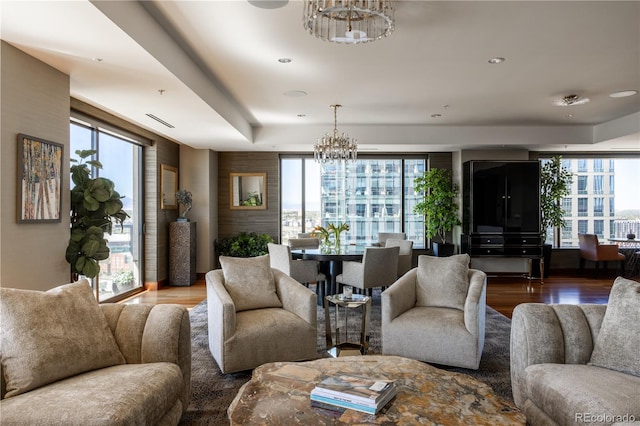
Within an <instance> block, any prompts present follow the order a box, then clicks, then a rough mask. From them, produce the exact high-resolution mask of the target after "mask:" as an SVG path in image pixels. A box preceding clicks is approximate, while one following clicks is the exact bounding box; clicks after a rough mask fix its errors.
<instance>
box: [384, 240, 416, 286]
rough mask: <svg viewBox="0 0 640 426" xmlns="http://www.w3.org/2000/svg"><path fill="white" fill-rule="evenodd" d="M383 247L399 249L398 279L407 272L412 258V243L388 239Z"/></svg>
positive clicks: (410, 241)
mask: <svg viewBox="0 0 640 426" xmlns="http://www.w3.org/2000/svg"><path fill="white" fill-rule="evenodd" d="M385 247H400V254H399V255H398V277H401V276H403V275H404V274H406V273H407V272H409V270H410V269H411V261H412V258H413V241H412V240H397V239H395V238H389V239H388V240H387V241H386V243H385Z"/></svg>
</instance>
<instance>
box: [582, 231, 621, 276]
mask: <svg viewBox="0 0 640 426" xmlns="http://www.w3.org/2000/svg"><path fill="white" fill-rule="evenodd" d="M578 245H579V247H580V271H579V272H580V274H581V275H582V271H583V270H584V261H585V260H591V261H593V262H595V268H594V270H593V278H597V277H598V269H599V267H600V262H604V268H605V269H607V262H608V261H615V262H619V263H620V271H621V272H622V271H624V260H625V255H624V254H622V253H619V252H618V245H617V244H600V243H599V242H598V236H597V235H595V234H578Z"/></svg>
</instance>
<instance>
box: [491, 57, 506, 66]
mask: <svg viewBox="0 0 640 426" xmlns="http://www.w3.org/2000/svg"><path fill="white" fill-rule="evenodd" d="M505 60H506V59H504V58H500V57H495V58H491V59H489V60H488V61H487V62H489V63H490V64H494V65H495V64H501V63H503V62H504V61H505Z"/></svg>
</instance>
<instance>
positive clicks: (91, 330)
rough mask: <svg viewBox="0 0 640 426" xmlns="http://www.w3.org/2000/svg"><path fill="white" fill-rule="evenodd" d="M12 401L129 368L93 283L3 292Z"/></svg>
mask: <svg viewBox="0 0 640 426" xmlns="http://www.w3.org/2000/svg"><path fill="white" fill-rule="evenodd" d="M0 315H1V316H2V329H1V331H0V344H1V345H2V346H1V347H2V368H3V371H4V378H5V384H6V390H7V393H6V396H7V397H11V396H15V395H20V394H21V393H24V392H27V391H29V390H32V389H36V388H39V387H41V386H44V385H46V384H48V383H52V382H55V381H57V380H61V379H64V378H66V377H70V376H74V375H76V374H80V373H84V372H86V371H91V370H96V369H99V368H104V367H110V366H112V365H117V364H124V363H125V359H124V357H123V356H122V353H121V352H120V349H119V348H118V344H117V343H116V340H115V338H114V337H113V334H112V333H111V330H110V329H109V325H108V324H107V319H106V318H105V316H104V314H103V313H102V309H101V308H100V306H99V305H98V302H97V301H96V298H95V297H94V295H93V292H92V290H91V287H90V286H89V282H88V281H87V280H80V281H78V282H76V283H72V284H65V285H62V286H60V287H56V288H53V289H51V290H49V291H46V292H42V291H34V290H20V289H15V288H0Z"/></svg>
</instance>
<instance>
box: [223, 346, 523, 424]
mask: <svg viewBox="0 0 640 426" xmlns="http://www.w3.org/2000/svg"><path fill="white" fill-rule="evenodd" d="M336 373H355V374H363V375H368V376H371V377H376V378H386V379H392V380H395V381H396V386H397V388H398V394H397V395H396V397H395V398H394V399H392V400H391V402H390V403H389V404H387V405H386V406H385V408H383V409H382V410H381V411H380V412H379V413H378V414H375V415H372V414H367V413H361V412H359V411H355V410H346V411H344V412H343V413H340V412H335V411H332V410H325V409H320V408H314V407H311V403H310V399H309V393H310V392H311V390H312V389H313V388H314V387H315V385H316V384H317V383H319V382H320V381H321V380H322V379H324V378H325V377H327V376H330V375H333V374H336ZM228 415H229V419H230V421H231V424H232V425H248V424H251V425H284V424H301V425H342V424H345V425H346V424H362V423H366V424H387V425H389V424H395V425H415V424H420V425H429V424H441V425H453V424H456V425H458V424H468V425H492V426H493V425H511V424H516V425H523V424H525V417H524V415H523V414H522V413H521V412H520V411H519V410H518V409H517V408H516V407H515V406H514V405H513V404H512V403H511V402H509V401H507V400H505V399H503V398H501V397H499V396H497V395H496V394H494V393H493V391H492V389H491V387H489V386H488V385H486V384H484V383H482V382H479V381H478V380H476V379H474V378H472V377H470V376H467V375H464V374H461V373H454V372H448V371H446V370H441V369H439V368H435V367H432V366H430V365H428V364H425V363H423V362H420V361H416V360H412V359H408V358H402V357H396V356H381V355H371V356H364V357H362V356H356V357H344V358H322V359H318V360H315V361H307V362H275V363H269V364H264V365H262V366H260V367H258V368H256V369H255V370H254V371H253V375H252V378H251V380H250V381H249V382H247V383H245V384H244V385H243V386H242V388H241V389H240V390H239V391H238V394H237V395H236V397H235V399H234V400H233V402H232V403H231V405H230V406H229V409H228Z"/></svg>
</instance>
